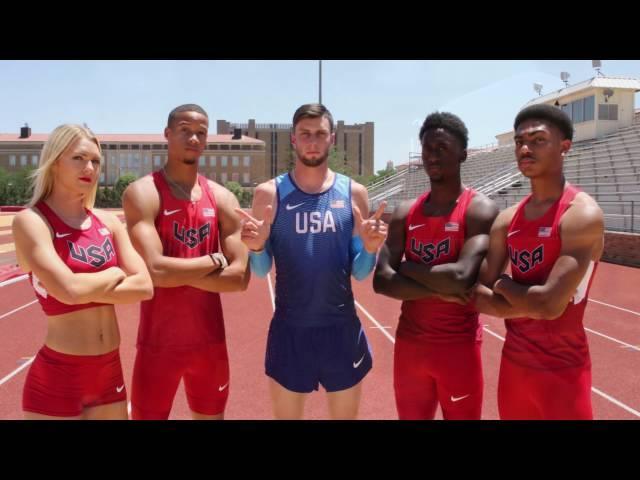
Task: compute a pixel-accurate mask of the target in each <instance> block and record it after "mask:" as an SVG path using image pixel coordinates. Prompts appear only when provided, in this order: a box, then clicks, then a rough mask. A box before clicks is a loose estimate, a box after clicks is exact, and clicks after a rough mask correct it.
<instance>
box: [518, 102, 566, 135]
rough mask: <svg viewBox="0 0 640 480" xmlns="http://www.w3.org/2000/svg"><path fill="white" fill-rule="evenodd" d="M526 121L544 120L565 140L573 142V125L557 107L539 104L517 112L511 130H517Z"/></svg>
mask: <svg viewBox="0 0 640 480" xmlns="http://www.w3.org/2000/svg"><path fill="white" fill-rule="evenodd" d="M527 120H544V121H545V122H549V123H550V124H551V125H553V126H554V127H556V128H557V129H558V130H560V132H561V133H562V135H563V136H564V139H565V140H573V124H572V123H571V119H570V118H569V116H568V115H567V114H566V113H564V112H563V111H562V110H560V109H559V108H558V107H554V106H552V105H547V104H541V105H531V106H530V107H526V108H523V109H522V110H520V112H518V115H517V116H516V119H515V120H514V122H513V129H514V130H518V127H519V126H520V125H521V124H522V123H523V122H525V121H527Z"/></svg>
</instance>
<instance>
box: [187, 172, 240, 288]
mask: <svg viewBox="0 0 640 480" xmlns="http://www.w3.org/2000/svg"><path fill="white" fill-rule="evenodd" d="M208 183H209V188H211V189H212V192H213V194H214V196H215V199H216V204H217V205H218V226H219V232H220V248H221V250H222V253H223V254H224V256H225V258H226V259H227V261H228V262H229V265H228V266H227V267H226V268H225V269H224V270H217V271H215V272H212V273H210V274H209V275H207V276H205V277H203V278H199V279H196V280H194V281H192V282H190V284H191V286H193V287H196V288H200V289H201V290H206V291H209V292H238V291H243V290H246V289H247V285H248V284H249V268H248V267H247V263H248V253H247V248H246V247H245V245H244V244H243V243H242V240H241V239H240V231H241V223H240V218H239V217H238V215H237V214H236V212H235V209H236V208H240V204H239V203H238V199H237V198H236V196H235V195H234V194H233V193H231V192H230V191H229V190H227V189H226V188H224V187H223V186H221V185H218V184H216V183H215V182H212V181H209V182H208Z"/></svg>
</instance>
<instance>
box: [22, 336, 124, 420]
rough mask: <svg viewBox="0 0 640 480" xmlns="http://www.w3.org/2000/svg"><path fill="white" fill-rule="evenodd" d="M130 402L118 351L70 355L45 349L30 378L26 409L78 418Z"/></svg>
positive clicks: (24, 401)
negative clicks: (92, 410)
mask: <svg viewBox="0 0 640 480" xmlns="http://www.w3.org/2000/svg"><path fill="white" fill-rule="evenodd" d="M126 400H127V391H126V389H125V386H124V378H123V376H122V366H121V364H120V352H119V350H118V349H116V350H114V351H112V352H109V353H105V354H103V355H69V354H66V353H60V352H56V351H55V350H52V349H50V348H49V347H47V346H46V345H45V346H43V347H42V348H41V349H40V351H39V352H38V354H37V355H36V358H35V360H34V361H33V364H32V365H31V368H30V369H29V373H28V374H27V379H26V380H25V383H24V390H23V394H22V409H23V410H24V411H26V412H33V413H40V414H42V415H49V416H54V417H77V416H79V415H81V414H82V411H83V409H85V408H90V407H96V406H98V405H106V404H109V403H116V402H122V401H126Z"/></svg>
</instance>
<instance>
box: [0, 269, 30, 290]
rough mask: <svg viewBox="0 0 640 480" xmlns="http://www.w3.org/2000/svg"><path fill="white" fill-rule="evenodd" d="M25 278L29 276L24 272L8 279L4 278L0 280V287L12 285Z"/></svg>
mask: <svg viewBox="0 0 640 480" xmlns="http://www.w3.org/2000/svg"><path fill="white" fill-rule="evenodd" d="M27 278H29V275H27V274H26V273H25V274H24V275H20V276H19V277H15V278H10V279H9V280H5V281H4V282H0V288H2V287H6V286H8V285H12V284H14V283H18V282H21V281H22V280H26V279H27Z"/></svg>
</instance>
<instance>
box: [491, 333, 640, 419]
mask: <svg viewBox="0 0 640 480" xmlns="http://www.w3.org/2000/svg"><path fill="white" fill-rule="evenodd" d="M484 331H485V332H487V333H490V334H491V335H493V336H494V337H496V338H499V339H500V340H502V341H503V342H504V338H502V337H501V336H500V335H498V334H497V333H494V332H492V331H491V330H489V329H488V328H487V327H484ZM591 391H592V392H593V393H595V394H597V395H600V396H601V397H602V398H604V399H606V400H609V401H610V402H611V403H613V404H614V405H617V406H618V407H620V408H622V409H623V410H626V411H627V412H629V413H631V414H633V415H635V416H636V417H639V418H640V412H638V411H637V410H634V409H633V408H631V407H630V406H629V405H626V404H624V403H622V402H621V401H620V400H618V399H617V398H614V397H612V396H611V395H608V394H606V393H604V392H603V391H602V390H598V389H597V388H596V387H591Z"/></svg>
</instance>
